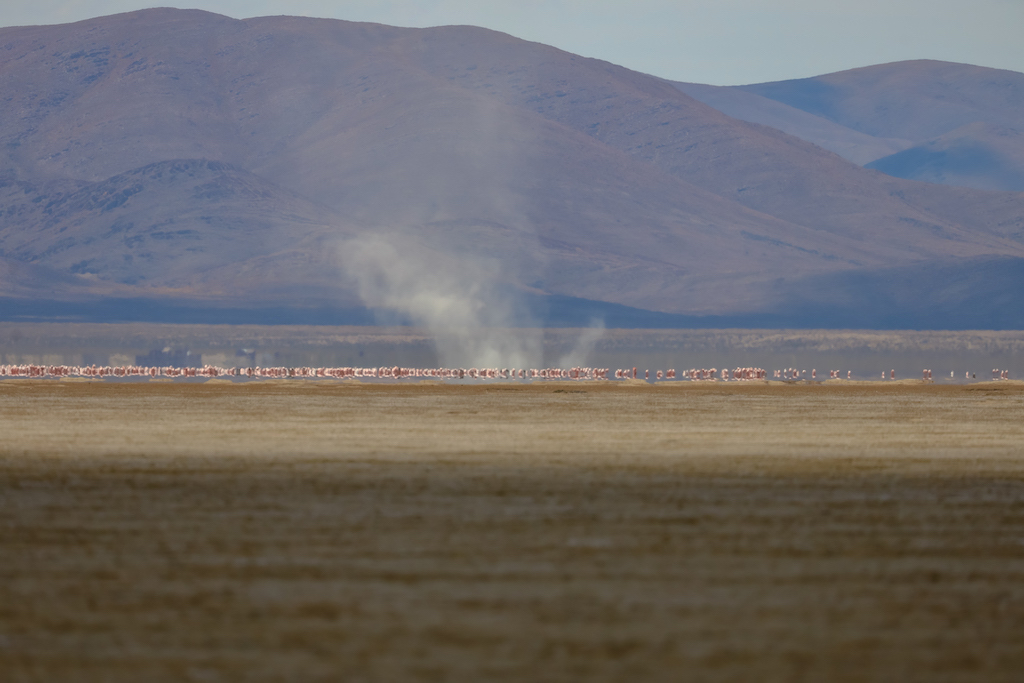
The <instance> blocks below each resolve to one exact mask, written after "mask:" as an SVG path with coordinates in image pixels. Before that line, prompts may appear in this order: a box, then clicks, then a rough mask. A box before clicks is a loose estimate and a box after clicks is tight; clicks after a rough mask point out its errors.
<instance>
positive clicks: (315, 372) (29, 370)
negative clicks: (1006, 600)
mask: <svg viewBox="0 0 1024 683" xmlns="http://www.w3.org/2000/svg"><path fill="white" fill-rule="evenodd" d="M642 372H643V374H642V375H641V371H639V370H638V369H637V368H636V367H633V368H619V369H617V370H614V371H612V370H611V369H610V368H585V367H572V368H530V369H526V368H405V367H399V366H393V367H377V368H355V367H267V368H264V367H258V366H257V367H249V368H223V367H217V366H213V365H204V366H203V367H201V368H179V367H173V366H166V367H147V366H141V365H119V366H109V365H106V366H96V365H86V366H79V365H0V379H3V378H8V377H23V378H32V379H47V378H62V377H84V378H89V379H107V378H112V379H113V378H117V379H131V378H138V379H155V378H158V377H164V378H170V379H179V378H181V379H191V378H206V379H212V378H221V377H222V378H238V379H248V380H258V379H342V380H344V379H354V380H391V381H394V380H441V381H445V380H450V381H457V380H506V381H544V380H574V381H586V380H591V381H595V380H636V379H641V378H642V379H643V380H645V381H650V380H651V379H654V380H655V381H669V380H687V381H691V382H728V381H734V382H750V381H766V380H767V379H768V371H767V370H765V369H763V368H756V367H736V368H733V369H732V370H730V369H728V368H721V369H719V368H690V369H689V370H683V371H681V372H679V373H677V372H676V371H675V369H669V370H656V371H654V374H653V377H652V374H651V371H650V370H644V371H642ZM828 372H829V379H842V373H841V371H840V370H829V371H828ZM888 375H889V379H891V380H893V379H896V371H895V370H890V371H889V373H888ZM851 376H852V371H849V370H848V371H847V372H846V379H848V380H849V379H850V378H851ZM952 376H953V373H950V377H951V378H952ZM965 376H966V377H967V378H970V373H969V372H968V373H967V374H966V375H965ZM817 377H818V371H817V369H812V370H811V380H812V381H816V380H817ZM772 378H773V379H775V380H781V381H790V382H792V381H800V380H806V379H807V371H806V370H798V369H797V368H786V369H784V370H775V371H774V373H773V375H772ZM885 379H886V373H885V372H882V380H885ZM992 379H993V380H1008V379H1010V371H1009V370H999V369H993V370H992ZM922 380H924V381H931V380H932V370H928V369H925V370H923V371H922Z"/></svg>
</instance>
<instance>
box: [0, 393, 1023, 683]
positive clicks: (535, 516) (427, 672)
mask: <svg viewBox="0 0 1024 683" xmlns="http://www.w3.org/2000/svg"><path fill="white" fill-rule="evenodd" d="M0 425H2V428H3V440H2V442H0V520H2V522H0V671H3V672H4V680H9V681H19V682H20V681H40V680H76V681H138V680H146V681H183V680H189V681H237V680H251V681H284V680H305V681H334V680H349V681H357V680H361V681H393V680H524V681H526V680H528V681H577V680H589V681H624V680H650V681H678V680H712V681H734V680H759V681H793V680H829V681H863V680H872V681H906V680H928V681H965V680H971V681H1015V680H1019V674H1020V671H1021V670H1024V637H1022V636H1024V447H1022V443H1024V384H1021V383H1019V382H988V383H979V384H974V385H969V386H936V385H926V384H921V383H919V382H909V381H904V382H896V383H889V384H881V383H873V384H870V385H866V384H835V383H829V384H818V385H785V384H781V383H750V384H733V385H725V386H723V385H702V384H682V383H680V384H675V385H659V386H651V385H647V384H643V383H629V384H625V383H619V384H611V383H606V384H588V385H580V384H574V383H548V384H543V385H541V384H535V385H530V386H509V385H505V386H501V385H490V386H480V385H477V386H438V385H429V384H419V385H390V386H388V385H369V384H358V383H324V382H295V381H284V382H264V383H253V384H230V383H223V382H217V381H211V382H207V383H205V384H174V383H139V384H125V383H122V384H110V383H101V382H57V381H52V382H31V381H5V382H0Z"/></svg>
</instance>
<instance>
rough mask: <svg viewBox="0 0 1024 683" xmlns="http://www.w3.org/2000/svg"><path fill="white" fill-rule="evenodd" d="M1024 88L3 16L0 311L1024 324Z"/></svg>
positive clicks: (449, 35) (108, 315) (270, 25)
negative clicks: (652, 66) (731, 83)
mask: <svg viewBox="0 0 1024 683" xmlns="http://www.w3.org/2000/svg"><path fill="white" fill-rule="evenodd" d="M1022 100H1024V74H1018V73H1015V72H1008V71H999V70H994V69H985V68H982V67H974V66H968V65H960V64H949V63H943V62H903V63H897V64H889V65H881V66H874V67H867V68H865V69H856V70H853V71H848V72H842V73H839V74H830V75H826V76H821V77H818V78H815V79H803V80H799V81H785V82H780V83H767V84H759V85H751V86H740V87H728V88H722V87H715V86H703V85H695V84H685V83H675V82H670V81H666V80H664V79H660V78H657V77H654V76H650V75H646V74H642V73H637V72H635V71H630V70H628V69H626V68H623V67H620V66H616V65H614V64H610V63H608V62H603V61H600V60H595V59H587V58H584V57H580V56H577V55H573V54H570V53H566V52H563V51H561V50H558V49H556V48H553V47H549V46H545V45H541V44H537V43H531V42H527V41H523V40H520V39H517V38H514V37H512V36H509V35H506V34H502V33H498V32H495V31H490V30H486V29H481V28H475V27H469V26H447V27H439V28H430V29H410V28H395V27H389V26H383V25H376V24H362V23H351V22H344V21H336V20H326V19H309V18H297V17H267V18H258V19H248V20H235V19H230V18H227V17H223V16H219V15H216V14H210V13H207V12H202V11H198V10H174V9H152V10H143V11H138V12H131V13H127V14H120V15H115V16H110V17H100V18H97V19H92V20H89V21H84V22H79V23H75V24H65V25H56V26H42V27H15V28H5V29H0V103H2V104H0V111H2V112H3V116H2V117H0V318H7V319H23V318H36V319H48V318H51V319H57V318H60V319H65V318H75V317H77V318H79V319H118V317H119V316H120V317H123V318H125V319H156V320H159V319H170V318H174V319H179V318H184V319H188V316H189V315H190V314H189V312H190V311H191V312H192V313H193V314H194V315H196V316H199V317H200V318H202V319H203V320H204V321H210V320H211V318H216V317H217V312H218V311H219V312H221V313H222V317H223V318H224V320H225V321H246V322H260V321H273V319H274V318H273V316H274V315H279V314H280V312H281V311H289V312H290V313H289V314H288V315H289V316H290V317H289V321H290V322H295V321H296V317H295V316H296V315H298V316H299V318H300V319H302V315H301V312H302V311H306V312H308V315H307V316H306V318H305V319H303V320H304V321H307V322H322V321H324V320H327V319H330V320H337V321H342V322H344V321H351V320H354V319H355V318H359V319H360V320H361V319H364V318H365V317H366V315H367V309H371V310H380V311H391V312H392V313H393V314H395V315H397V316H398V317H399V318H404V319H413V320H421V319H422V318H423V316H428V317H430V316H437V315H441V316H442V317H441V318H439V319H440V320H441V321H447V320H450V318H447V317H444V316H448V315H450V314H451V311H452V309H457V310H459V311H466V310H468V311H471V312H472V311H476V312H477V313H479V312H480V311H484V312H486V314H484V315H483V318H481V319H484V320H486V321H488V322H489V323H494V324H502V323H515V324H519V323H528V322H531V321H532V322H541V323H546V324H563V323H564V324H568V323H570V322H578V321H582V322H586V321H588V320H589V319H591V318H604V319H605V322H606V324H609V325H615V324H632V325H641V326H644V325H646V326H655V325H658V326H673V325H675V326H689V325H705V326H709V325H710V326H714V325H730V326H766V327H771V326H802V327H889V328H892V327H895V328H909V327H917V328H932V329H936V328H948V329H962V328H966V327H974V328H1007V327H1009V328H1020V326H1021V325H1024V307H1022V306H1020V305H1018V304H1017V303H1016V297H1017V295H1018V294H1019V293H1020V292H1021V291H1022V285H1024V193H1022V192H1021V191H1020V190H1022V189H1024V185H1022V184H1021V182H1020V179H1021V178H1022V177H1024V175H1022V171H1021V169H1022V168H1024V165H1022V164H1024V151H1022V150H1024V144H1022V143H1021V137H1020V133H1019V132H1018V131H1020V130H1024V128H1022V126H1024V121H1022V117H1024V115H1022V112H1024V107H1022V106H1021V104H1022ZM118 311H120V313H118ZM297 311H298V312H300V313H299V314H297V313H296V312H297ZM439 311H440V312H441V313H438V312H439ZM211 312H212V313H211ZM474 315H475V314H474ZM325 316H326V317H325ZM454 320H455V322H454V323H453V324H458V321H459V318H458V317H456V318H455V319H454Z"/></svg>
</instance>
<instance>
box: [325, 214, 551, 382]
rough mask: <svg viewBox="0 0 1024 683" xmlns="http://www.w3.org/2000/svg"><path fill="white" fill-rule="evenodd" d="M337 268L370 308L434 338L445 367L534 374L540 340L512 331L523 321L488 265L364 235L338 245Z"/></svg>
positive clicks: (394, 237) (531, 332) (403, 238)
mask: <svg viewBox="0 0 1024 683" xmlns="http://www.w3.org/2000/svg"><path fill="white" fill-rule="evenodd" d="M339 254H340V261H341V266H342V269H343V270H344V272H345V274H346V276H347V277H349V278H351V279H353V280H354V282H355V284H356V286H357V288H358V291H359V296H360V297H362V299H363V301H364V302H365V303H366V305H367V306H369V307H370V308H374V309H378V310H387V311H394V312H397V313H400V314H402V315H404V316H408V317H409V318H410V319H411V320H412V321H413V322H415V323H416V324H418V325H422V326H424V327H426V328H428V329H429V330H430V331H431V332H432V333H433V335H434V339H435V340H436V344H437V351H438V357H439V359H440V361H441V363H442V364H443V365H445V366H447V367H471V366H473V367H488V368H494V367H515V368H524V367H537V366H539V365H540V364H541V362H542V359H543V336H542V333H541V332H540V331H539V330H537V329H535V328H518V329H517V328H514V325H515V324H516V323H520V324H521V323H522V322H525V321H527V320H528V315H529V314H528V311H527V310H526V307H525V306H524V304H523V301H522V299H521V297H520V296H518V295H517V293H516V292H515V291H513V290H511V289H509V288H508V287H507V286H504V285H503V283H502V280H501V272H502V266H501V262H500V261H499V260H498V259H493V258H479V257H478V258H475V259H466V258H456V257H453V256H449V255H447V254H445V253H442V252H439V251H435V250H432V249H429V248H427V247H426V246H425V245H422V244H420V243H419V242H418V241H417V240H416V239H415V238H413V237H412V236H410V235H408V234H403V233H400V232H390V233H380V232H368V233H366V234H364V235H362V236H360V237H357V238H355V239H352V240H349V241H346V242H344V243H343V244H342V245H341V246H340V250H339Z"/></svg>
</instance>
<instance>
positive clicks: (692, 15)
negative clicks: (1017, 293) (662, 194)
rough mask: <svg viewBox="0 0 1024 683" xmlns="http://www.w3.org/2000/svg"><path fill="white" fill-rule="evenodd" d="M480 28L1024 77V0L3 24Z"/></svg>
mask: <svg viewBox="0 0 1024 683" xmlns="http://www.w3.org/2000/svg"><path fill="white" fill-rule="evenodd" d="M168 5H171V6H175V7H180V8H197V9H205V10H208V11H211V12H217V13H219V14H225V15H228V16H231V17H235V18H246V17H254V16H266V15H279V14H291V15H304V16H311V17H329V18H333V19H346V20H349V21H371V22H378V23H382V24H391V25H393V26H416V27H425V26H441V25H446V24H471V25H475V26H483V27H486V28H490V29H495V30H498V31H504V32H505V33H510V34H512V35H514V36H517V37H519V38H524V39H527V40H533V41H537V42H541V43H546V44H548V45H553V46H555V47H558V48H561V49H563V50H567V51H569V52H573V53H576V54H580V55H583V56H586V57H596V58H599V59H604V60H607V61H610V62H614V63H615V64H619V65H622V66H625V67H628V68H630V69H635V70H637V71H643V72H645V73H649V74H653V75H655V76H661V77H663V78H669V79H673V80H679V81H689V82H696V83H711V84H714V85H739V84H746V83H759V82H764V81H775V80H784V79H789V78H802V77H807V76H816V75H819V74H823V73H829V72H832V71H840V70H843V69H851V68H856V67H859V66H868V65H871V64H881V63H885V62H893V61H899V60H904V59H941V60H945V61H951V62H966V63H969V64H977V65H980V66H990V67H996V68H1002V69H1011V70H1013V71H1021V72H1024V40H1021V39H1020V36H1021V35H1022V34H1024V0H853V1H851V0H832V1H831V2H830V1H828V0H824V1H823V0H714V1H704V2H697V1H695V0H631V1H629V2H626V1H625V0H512V1H510V0H486V1H481V0H179V2H177V3H175V2H174V0H166V1H165V2H156V3H153V2H145V1H140V0H32V1H31V2H27V1H26V0H0V26H25V25H30V24H53V23H64V22H70V21H78V20H81V19H88V18H91V17H95V16H101V15H105V14H116V13H118V12H127V11H131V10H135V9H141V8H144V7H154V6H168Z"/></svg>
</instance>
